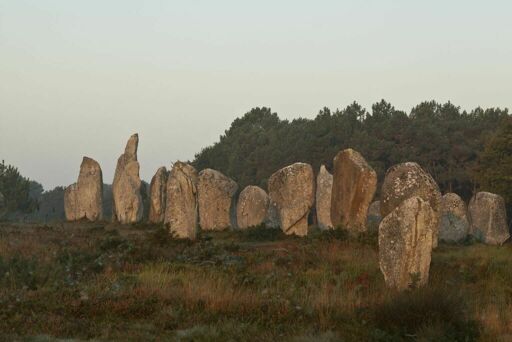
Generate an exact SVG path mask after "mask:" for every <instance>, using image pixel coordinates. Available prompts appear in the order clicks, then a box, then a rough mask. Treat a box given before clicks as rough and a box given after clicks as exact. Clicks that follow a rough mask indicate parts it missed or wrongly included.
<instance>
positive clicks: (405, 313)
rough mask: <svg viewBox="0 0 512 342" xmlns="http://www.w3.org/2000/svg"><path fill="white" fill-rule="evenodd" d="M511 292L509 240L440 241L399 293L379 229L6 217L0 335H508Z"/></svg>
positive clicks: (0, 260)
mask: <svg viewBox="0 0 512 342" xmlns="http://www.w3.org/2000/svg"><path fill="white" fill-rule="evenodd" d="M511 305H512V246H510V245H505V246H503V247H492V246H484V245H480V244H472V245H465V246H448V245H441V246H440V247H439V248H438V249H437V250H436V251H435V252H434V254H433V260H432V267H431V277H430V284H429V286H428V287H427V288H424V289H416V290H411V291H406V292H404V293H394V292H392V291H389V290H387V289H386V288H385V286H384V281H383V278H382V275H381V273H380V271H379V267H378V253H377V243H376V236H372V235H371V234H368V235H363V236H360V237H358V238H348V237H347V235H346V234H345V233H344V232H343V231H331V232H320V231H317V230H315V229H313V230H312V231H311V234H310V235H309V236H308V237H307V238H294V237H286V236H283V235H282V234H281V233H280V232H279V231H277V230H268V229H261V228H260V229H257V228H256V229H251V230H248V231H245V232H218V233H203V234H202V235H201V237H200V239H199V240H198V241H197V242H193V243H192V242H185V241H176V240H173V239H170V238H169V237H168V235H167V234H166V232H165V231H164V230H163V229H162V228H160V227H156V226H145V225H141V226H134V227H122V226H116V225H112V224H106V223H105V224H86V223H82V224H59V225H53V226H26V225H25V226H14V225H7V224H4V225H1V226H0V340H1V339H2V338H3V339H4V340H16V339H17V340H28V341H51V340H53V338H76V339H83V340H87V339H95V340H107V339H114V340H180V341H211V340H222V341H227V340H232V341H244V340H250V341H254V340H293V341H310V340H314V341H316V340H320V341H335V340H344V341H473V340H478V341H496V340H503V341H509V340H512V310H511V309H512V307H511Z"/></svg>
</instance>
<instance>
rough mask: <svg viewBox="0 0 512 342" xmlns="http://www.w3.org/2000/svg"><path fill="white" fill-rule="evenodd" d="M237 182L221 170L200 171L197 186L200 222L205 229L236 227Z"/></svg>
mask: <svg viewBox="0 0 512 342" xmlns="http://www.w3.org/2000/svg"><path fill="white" fill-rule="evenodd" d="M237 191H238V185H237V184H236V182H235V181H234V180H232V179H230V178H228V177H226V176H225V175H223V174H222V173H220V172H219V171H215V170H212V169H204V170H203V171H201V172H199V183H198V187H197V193H198V203H199V224H200V226H201V229H203V230H223V229H225V228H229V227H232V228H235V227H236V222H234V221H235V220H236V218H235V216H236V211H235V206H236V203H235V194H236V192H237Z"/></svg>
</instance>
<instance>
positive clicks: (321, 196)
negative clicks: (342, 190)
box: [316, 165, 333, 229]
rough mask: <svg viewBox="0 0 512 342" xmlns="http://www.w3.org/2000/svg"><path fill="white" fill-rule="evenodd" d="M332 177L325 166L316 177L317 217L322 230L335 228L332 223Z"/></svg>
mask: <svg viewBox="0 0 512 342" xmlns="http://www.w3.org/2000/svg"><path fill="white" fill-rule="evenodd" d="M331 194H332V175H331V174H330V173H329V171H327V169H326V168H325V166H324V165H322V166H321V167H320V171H319V172H318V175H317V177H316V217H317V221H318V227H319V228H320V229H330V228H333V225H332V222H331Z"/></svg>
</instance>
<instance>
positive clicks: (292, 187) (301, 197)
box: [268, 163, 315, 236]
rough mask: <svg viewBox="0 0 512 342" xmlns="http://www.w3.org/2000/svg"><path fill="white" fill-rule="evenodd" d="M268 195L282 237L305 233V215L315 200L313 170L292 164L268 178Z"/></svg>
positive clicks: (306, 222)
mask: <svg viewBox="0 0 512 342" xmlns="http://www.w3.org/2000/svg"><path fill="white" fill-rule="evenodd" d="M268 190H269V196H270V199H271V201H272V202H273V203H275V204H276V206H277V210H278V213H279V221H280V224H281V229H282V230H283V232H284V233H285V234H296V235H299V236H304V235H307V233H308V215H309V211H310V210H311V208H312V207H313V204H314V201H315V182H314V174H313V168H312V167H311V165H309V164H305V163H295V164H292V165H290V166H287V167H284V168H282V169H280V170H278V171H277V172H275V173H274V174H272V176H270V178H269V180H268Z"/></svg>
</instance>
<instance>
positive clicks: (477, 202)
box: [468, 192, 510, 245]
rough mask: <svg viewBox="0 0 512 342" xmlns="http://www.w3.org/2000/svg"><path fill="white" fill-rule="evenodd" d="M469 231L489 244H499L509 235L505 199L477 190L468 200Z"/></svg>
mask: <svg viewBox="0 0 512 342" xmlns="http://www.w3.org/2000/svg"><path fill="white" fill-rule="evenodd" d="M468 214H469V221H470V228H469V233H470V234H471V235H473V236H474V237H476V238H477V239H479V240H480V241H483V242H485V243H487V244H490V245H501V244H503V243H504V242H505V241H506V240H507V239H508V238H509V237H510V233H509V230H508V225H507V212H506V210H505V200H503V197H501V196H500V195H496V194H492V193H490V192H479V193H477V194H476V195H474V196H473V197H472V198H471V200H470V201H469V206H468Z"/></svg>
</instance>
